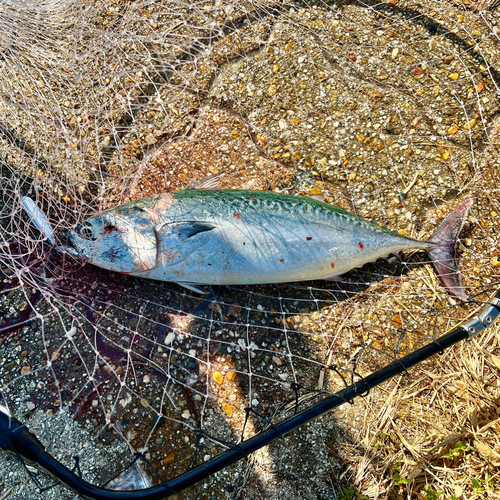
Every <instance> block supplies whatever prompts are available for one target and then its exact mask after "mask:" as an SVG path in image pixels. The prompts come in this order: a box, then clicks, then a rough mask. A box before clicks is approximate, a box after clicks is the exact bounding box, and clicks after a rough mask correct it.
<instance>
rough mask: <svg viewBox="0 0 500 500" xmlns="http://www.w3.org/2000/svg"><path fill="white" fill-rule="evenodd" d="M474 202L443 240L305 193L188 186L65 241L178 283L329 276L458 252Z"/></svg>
mask: <svg viewBox="0 0 500 500" xmlns="http://www.w3.org/2000/svg"><path fill="white" fill-rule="evenodd" d="M470 204H471V202H470V201H469V202H464V203H463V204H462V205H460V207H462V208H460V210H459V209H458V208H457V209H456V211H457V210H458V211H459V212H460V213H459V214H458V213H457V215H456V216H455V217H454V219H453V221H454V224H452V226H453V227H451V226H450V229H449V230H447V231H444V230H443V231H442V232H443V234H444V233H446V234H445V235H444V236H443V237H444V238H445V239H446V238H447V239H446V242H444V241H443V243H441V242H440V241H437V240H439V239H440V238H441V235H438V236H439V237H436V238H435V240H436V241H431V240H432V238H431V239H430V240H428V241H417V240H412V239H409V238H405V237H403V236H400V235H399V234H397V233H394V232H392V231H389V230H387V229H385V228H383V227H380V226H377V225H376V224H373V223H371V222H369V221H366V220H364V219H362V218H360V217H357V216H355V215H353V214H351V213H349V212H346V211H345V210H342V209H339V208H337V207H334V206H332V205H328V204H325V203H322V202H320V201H317V200H312V199H309V198H303V197H297V196H290V195H283V194H278V193H269V192H253V191H223V190H185V191H179V192H176V193H171V194H166V195H161V196H158V197H155V198H148V199H144V200H139V201H136V202H132V203H129V204H126V205H122V206H120V207H116V208H114V209H111V210H108V211H106V212H103V213H102V214H100V215H98V216H96V217H94V218H92V219H89V220H88V221H87V222H86V226H85V227H86V228H87V232H88V233H91V237H90V238H86V239H85V238H83V239H85V241H82V235H81V234H78V231H75V232H74V233H72V234H70V236H69V240H70V242H71V244H72V245H73V246H74V247H75V248H76V249H77V250H78V251H80V252H81V253H82V254H83V255H85V257H86V258H87V260H88V261H89V262H91V263H93V264H95V265H98V266H101V267H105V268H107V269H111V270H116V271H119V272H125V273H128V274H131V275H134V276H141V277H144V278H150V279H155V280H163V281H174V282H177V283H180V284H183V283H184V284H219V285H237V284H258V283H283V282H292V281H304V280H316V279H328V278H331V277H332V276H337V275H339V274H343V273H345V272H347V271H349V270H351V269H353V268H355V267H358V266H361V265H363V264H365V263H367V262H370V261H373V260H375V259H377V258H380V257H384V256H387V255H388V254H390V253H396V252H400V251H403V250H408V249H423V250H427V251H428V252H429V254H430V255H431V256H432V253H431V252H432V251H434V249H435V248H437V247H439V248H440V249H441V251H442V252H444V253H443V255H444V257H443V258H445V259H447V260H449V259H450V258H452V257H453V259H454V256H452V257H450V255H448V254H450V252H451V250H447V249H448V247H449V246H450V241H449V240H450V238H451V239H452V240H453V246H454V239H455V238H456V236H457V234H458V232H459V230H460V229H461V226H462V224H463V220H464V217H465V215H466V213H467V212H468V209H469V207H470ZM454 212H455V211H454ZM464 214H465V215H464ZM450 217H451V216H450ZM455 219H456V220H455ZM448 225H450V224H448ZM448 233H449V234H448ZM452 233H453V234H452ZM83 236H84V235H83ZM87 236H88V235H87ZM441 247H442V248H441ZM445 247H446V248H445ZM450 266H451V264H450ZM449 269H450V272H451V271H453V269H454V268H453V266H451V267H449ZM457 269H458V268H457ZM457 287H458V284H457ZM460 287H461V284H460Z"/></svg>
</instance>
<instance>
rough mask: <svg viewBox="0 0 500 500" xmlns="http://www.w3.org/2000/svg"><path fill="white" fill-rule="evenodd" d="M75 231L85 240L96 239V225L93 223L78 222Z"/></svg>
mask: <svg viewBox="0 0 500 500" xmlns="http://www.w3.org/2000/svg"><path fill="white" fill-rule="evenodd" d="M75 231H76V232H77V233H78V235H79V236H81V237H82V238H83V239H85V240H95V236H94V227H93V226H92V224H89V223H88V222H85V223H84V224H78V226H76V228H75Z"/></svg>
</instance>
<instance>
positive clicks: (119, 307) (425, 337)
mask: <svg viewBox="0 0 500 500" xmlns="http://www.w3.org/2000/svg"><path fill="white" fill-rule="evenodd" d="M495 8H496V5H495V2H490V3H488V2H482V3H481V2H475V3H474V2H469V1H467V0H465V1H463V2H458V1H457V2H455V1H443V0H442V1H436V2H433V1H425V2H420V3H419V2H413V1H389V2H386V3H383V2H377V1H359V2H345V3H344V2H331V3H325V2H274V1H273V0H269V1H265V2H261V1H256V0H249V1H241V2H240V1H236V2H232V3H229V2H215V1H210V0H209V1H197V2H182V1H179V2H173V1H170V0H156V1H143V0H138V1H135V2H125V1H120V0H113V1H103V2H102V1H96V2H94V1H90V0H84V1H82V0H79V1H73V0H66V1H60V0H58V1H50V0H45V1H41V2H40V1H38V2H30V1H21V0H19V1H16V0H4V2H3V4H2V6H0V82H1V85H0V90H1V99H0V155H1V156H0V168H1V176H0V182H1V184H0V185H1V188H2V190H1V196H2V200H1V203H0V273H1V275H0V277H1V281H0V288H1V295H0V316H1V319H0V334H1V335H2V344H1V346H0V354H1V360H2V361H1V365H2V367H1V371H0V388H1V394H2V398H3V404H5V405H6V406H8V407H9V409H10V410H11V411H12V412H13V414H15V416H16V417H17V418H19V419H20V420H23V421H26V422H27V423H29V424H30V428H32V430H34V431H38V435H39V438H40V439H42V441H43V440H44V439H45V440H46V442H45V443H44V444H46V445H47V446H49V447H51V448H50V449H52V451H53V453H55V454H56V455H57V456H58V458H60V459H61V460H62V461H64V462H65V463H66V464H67V465H68V466H70V467H72V466H73V462H72V458H71V457H72V456H73V455H79V456H80V468H81V470H82V473H83V475H84V477H85V478H86V479H87V480H89V481H91V482H95V483H100V484H103V483H105V482H106V481H108V480H110V479H111V478H113V477H114V476H115V475H116V474H118V473H120V472H121V471H122V470H123V469H124V468H126V466H127V465H128V464H130V463H131V462H132V461H133V459H134V453H136V452H139V453H141V454H142V455H143V456H144V458H145V459H146V460H147V462H149V465H147V463H146V462H145V461H144V460H142V459H141V460H140V461H139V462H138V463H139V464H141V465H137V466H135V465H134V466H133V467H132V469H127V470H126V471H125V472H124V474H122V476H120V478H119V479H118V481H122V483H121V485H122V487H123V485H124V484H123V481H124V480H123V477H125V480H126V481H129V482H131V483H134V484H135V485H136V487H145V485H147V484H157V483H158V481H159V480H158V478H157V477H156V476H155V475H154V473H153V471H156V472H158V473H159V474H160V475H161V476H162V477H163V478H165V479H169V478H172V477H175V476H177V475H178V474H180V473H182V472H184V471H186V470H189V469H190V468H192V467H193V466H194V465H196V464H199V463H201V462H203V461H207V460H209V459H210V458H212V457H214V456H216V455H217V454H220V453H222V452H223V451H224V450H225V449H227V448H228V447H231V446H232V445H234V444H237V443H238V442H239V441H240V440H242V439H243V440H245V439H248V438H250V437H252V436H254V435H255V434H256V433H258V432H259V431H260V430H261V429H263V428H265V427H266V425H268V423H269V422H274V423H278V422H280V421H282V420H284V419H285V418H287V417H289V416H291V415H293V414H294V412H296V411H297V409H304V408H306V407H308V406H310V405H312V404H315V403H317V402H318V401H320V400H321V399H322V398H324V397H326V396H327V395H329V394H331V393H334V392H336V391H338V390H339V389H341V388H342V387H344V386H345V385H346V384H350V383H352V382H354V381H357V380H361V379H362V378H363V377H365V376H367V375H369V374H370V373H373V372H374V371H376V370H377V369H379V368H381V367H383V366H385V365H387V364H388V363H390V362H392V361H394V360H395V359H399V358H400V357H402V356H404V355H405V354H407V353H410V352H412V351H414V350H416V349H417V348H419V347H421V346H422V345H424V344H427V343H429V342H430V341H432V340H433V339H434V338H435V337H436V336H439V335H442V334H444V333H446V332H448V331H450V330H451V329H453V328H454V327H456V326H457V325H459V324H460V323H461V322H462V321H464V320H466V319H467V318H469V317H470V316H471V315H473V314H474V313H475V312H477V310H478V309H479V307H480V306H481V305H482V304H483V303H484V302H485V301H486V300H487V299H488V297H490V296H491V295H492V294H493V292H494V291H495V289H496V288H497V287H498V283H499V279H498V269H499V266H500V262H499V261H498V259H497V255H498V249H499V236H498V220H499V214H500V206H499V202H498V186H499V185H500V177H499V173H498V172H499V167H500V164H499V162H498V158H499V154H498V153H499V149H498V133H499V131H498V126H499V123H498V116H497V115H498V110H499V104H500V92H499V85H500V76H499V73H498V71H499V69H500V68H498V61H499V60H500V54H499V34H498V15H499V14H498V12H497V11H496V10H495ZM220 172H223V173H224V176H223V177H222V179H221V187H222V188H238V189H255V190H272V191H280V192H286V193H291V194H295V195H302V196H309V195H316V196H317V195H324V197H325V201H326V202H331V203H334V204H335V205H337V206H340V207H342V208H345V209H347V210H349V211H351V212H353V213H356V214H358V215H360V216H362V217H365V218H367V219H369V220H371V221H373V222H376V223H377V224H380V225H383V226H386V227H388V228H390V229H392V230H395V231H399V233H400V234H402V235H406V236H409V237H412V238H416V239H422V240H423V239H426V238H427V237H429V236H430V234H432V232H433V231H434V230H435V229H436V227H437V226H438V225H439V223H440V222H442V220H443V219H444V217H445V216H446V215H448V214H449V213H450V212H451V210H452V209H453V208H455V206H457V205H458V203H459V202H460V201H463V200H466V199H468V198H473V200H474V206H473V208H472V210H471V214H470V216H469V219H468V221H467V224H466V226H465V228H464V230H463V232H462V234H461V241H460V245H459V253H460V267H461V271H462V274H463V279H464V286H465V287H466V289H467V291H468V293H470V295H471V298H472V299H473V300H471V301H470V302H468V303H466V304H462V303H460V302H459V301H457V300H454V299H453V298H451V297H450V296H449V295H448V294H447V292H446V290H445V288H444V287H443V285H442V283H441V281H440V280H439V278H438V277H437V276H436V273H435V271H434V268H433V267H432V264H431V263H430V262H429V261H428V257H427V256H426V254H423V253H420V252H414V253H411V252H410V253H405V254H404V255H399V256H392V257H390V258H389V259H388V260H385V261H379V262H376V263H372V264H367V265H365V266H364V267H362V268H360V269H356V270H354V271H352V272H350V273H348V274H346V275H344V276H343V277H342V279H341V281H339V282H305V283H294V284H280V285H269V286H251V287H250V286H239V287H236V286H233V287H214V288H212V289H211V290H210V293H209V294H207V295H205V296H200V295H198V294H196V293H194V292H191V291H188V290H186V289H183V288H181V287H179V286H177V285H174V284H171V283H160V282H153V281H148V280H141V279H137V278H133V277H127V276H124V275H119V274H116V273H113V272H108V271H105V270H102V269H98V268H95V267H92V266H90V265H86V266H83V267H82V265H81V263H79V262H78V261H76V260H75V259H72V258H71V257H70V256H68V255H66V256H57V255H54V254H53V253H51V251H50V250H51V245H50V244H49V242H47V241H46V240H45V239H44V237H43V236H42V235H41V234H40V233H39V232H38V231H37V230H36V229H35V228H34V226H33V225H32V223H31V222H30V220H29V218H28V217H27V215H26V213H25V211H24V210H23V208H22V204H21V196H30V197H32V198H33V199H34V200H36V202H37V204H38V206H39V207H40V208H42V209H43V210H44V212H45V213H46V214H47V215H48V217H49V219H50V222H51V224H52V225H53V227H54V230H55V232H56V234H57V233H58V232H59V231H61V230H63V229H71V228H73V227H74V226H75V225H76V224H77V223H79V222H82V221H85V220H86V219H87V218H88V217H90V216H92V215H94V214H96V213H97V212H98V211H100V210H102V209H105V208H109V207H113V206H116V205H118V204H120V203H123V202H126V201H130V200H134V199H140V198H143V197H146V196H150V195H154V194H158V193H161V192H166V191H174V190H177V189H182V188H183V187H186V186H187V185H188V184H190V183H192V182H193V181H195V180H198V179H201V178H203V177H205V176H207V175H210V174H217V173H220ZM344 416H345V418H347V419H348V420H349V419H354V418H356V408H352V409H347V410H345V415H344ZM40 436H41V437H40ZM59 436H64V438H63V439H62V438H60V437H59ZM58 437H59V439H58ZM312 439H313V438H312V437H311V440H312ZM61 441H63V442H61ZM66 443H67V444H66ZM295 453H297V451H296V450H295ZM304 453H306V451H305V450H304ZM266 457H267V458H265V459H262V460H264V462H265V463H267V464H272V463H273V461H278V462H279V460H280V457H279V456H272V454H271V455H266ZM311 460H312V463H313V464H315V463H316V462H315V461H314V458H312V459H311ZM266 461H267V462H266ZM291 461H292V462H293V460H291ZM8 463H9V467H12V468H13V470H15V475H14V480H13V482H12V484H15V485H19V484H20V483H22V482H23V481H25V480H23V479H22V478H23V477H24V478H25V472H24V470H23V469H22V468H20V467H19V466H16V464H15V463H14V460H12V461H10V462H8ZM16 467H17V468H16ZM134 467H135V472H131V470H134ZM238 467H240V468H238ZM269 467H271V465H269ZM290 467H292V468H293V466H290ZM304 467H306V466H304ZM327 469H328V467H326V466H325V471H326V470H327ZM294 473H297V471H295V472H294ZM325 474H327V472H325ZM245 477H248V470H247V476H245V468H244V467H243V466H235V468H233V469H230V470H229V472H225V473H220V474H219V475H218V476H217V478H216V479H214V480H213V481H212V482H208V483H206V484H205V486H203V485H202V486H199V488H200V489H199V490H196V491H197V493H192V494H193V495H202V494H206V495H207V498H210V495H212V496H215V497H216V498H223V496H222V495H223V494H222V493H221V491H222V490H223V489H226V488H229V489H228V494H230V493H231V492H233V491H234V485H237V486H238V485H240V486H243V485H244V486H245V487H246V488H248V489H247V490H245V491H258V490H259V488H260V487H259V486H258V484H257V483H258V481H256V483H255V484H253V485H252V484H247V483H246V479H245ZM228 485H229V486H228ZM231 485H233V486H231ZM310 487H311V488H317V491H322V493H321V494H326V493H325V492H328V491H338V489H336V488H337V487H336V486H335V485H332V484H331V483H329V482H328V481H327V480H321V481H318V484H317V485H313V486H310ZM23 488H25V490H24V491H25V492H26V491H30V492H31V493H29V496H30V498H35V497H36V495H37V493H36V491H37V490H36V487H34V486H33V482H32V481H29V484H27V485H25V486H23ZM30 488H32V489H30ZM204 488H205V489H204ZM231 488H233V489H232V490H231ZM252 488H253V490H252ZM54 491H56V490H51V492H50V493H45V495H49V494H55V493H54ZM57 491H58V493H57V495H58V496H60V497H61V498H65V497H64V496H63V495H65V494H66V495H68V496H67V498H72V497H71V494H70V493H61V491H64V490H57ZM61 495H62V496H61ZM19 498H20V497H19ZM304 498H305V497H304Z"/></svg>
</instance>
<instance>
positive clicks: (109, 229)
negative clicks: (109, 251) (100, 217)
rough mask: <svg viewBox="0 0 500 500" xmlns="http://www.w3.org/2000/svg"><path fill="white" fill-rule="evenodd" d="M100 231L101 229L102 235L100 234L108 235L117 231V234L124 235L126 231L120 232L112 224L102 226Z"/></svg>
mask: <svg viewBox="0 0 500 500" xmlns="http://www.w3.org/2000/svg"><path fill="white" fill-rule="evenodd" d="M102 229H103V230H102V233H101V234H102V235H106V234H110V233H112V232H113V231H118V232H119V233H124V232H125V231H126V229H122V230H120V229H118V228H117V227H116V226H115V225H113V224H108V225H107V226H104V227H103V228H102Z"/></svg>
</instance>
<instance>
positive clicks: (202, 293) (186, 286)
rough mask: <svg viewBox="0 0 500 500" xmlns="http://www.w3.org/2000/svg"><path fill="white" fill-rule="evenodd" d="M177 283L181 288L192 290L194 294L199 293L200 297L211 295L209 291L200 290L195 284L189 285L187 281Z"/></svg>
mask: <svg viewBox="0 0 500 500" xmlns="http://www.w3.org/2000/svg"><path fill="white" fill-rule="evenodd" d="M175 283H176V284H177V285H179V286H183V287H184V288H187V289H188V290H191V291H192V292H195V293H199V294H200V295H207V294H208V293H210V292H209V291H207V290H203V288H199V287H198V286H197V285H196V284H195V283H188V282H185V281H175Z"/></svg>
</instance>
